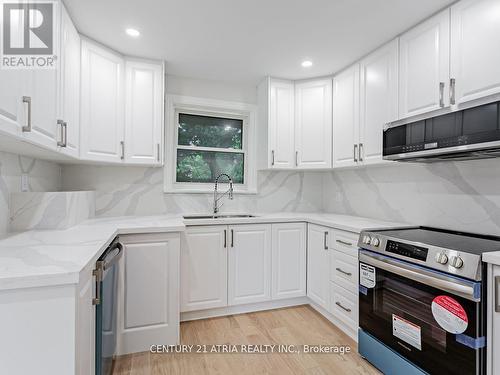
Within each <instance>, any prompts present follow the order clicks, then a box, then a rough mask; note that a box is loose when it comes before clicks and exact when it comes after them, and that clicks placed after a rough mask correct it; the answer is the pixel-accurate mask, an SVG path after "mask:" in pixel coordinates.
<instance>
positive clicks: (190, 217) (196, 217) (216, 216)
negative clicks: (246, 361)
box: [183, 214, 256, 220]
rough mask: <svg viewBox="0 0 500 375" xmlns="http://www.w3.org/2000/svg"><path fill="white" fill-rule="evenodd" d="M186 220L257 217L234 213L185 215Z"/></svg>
mask: <svg viewBox="0 0 500 375" xmlns="http://www.w3.org/2000/svg"><path fill="white" fill-rule="evenodd" d="M183 217H184V219H185V220H204V219H244V218H249V217H256V216H255V215H248V214H233V215H218V214H214V215H187V216H183Z"/></svg>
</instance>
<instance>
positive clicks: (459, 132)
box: [383, 102, 500, 162]
mask: <svg viewBox="0 0 500 375" xmlns="http://www.w3.org/2000/svg"><path fill="white" fill-rule="evenodd" d="M383 137H384V139H383V158H384V159H386V160H396V161H416V162H434V161H445V160H468V159H484V158H493V157H500V102H494V103H489V104H484V105H481V106H477V107H473V108H468V109H464V110H461V111H456V112H452V113H447V114H444V115H440V116H436V117H432V118H428V119H425V120H420V121H415V122H410V123H407V124H404V125H398V126H391V125H390V124H389V125H388V126H386V128H385V129H384V135H383Z"/></svg>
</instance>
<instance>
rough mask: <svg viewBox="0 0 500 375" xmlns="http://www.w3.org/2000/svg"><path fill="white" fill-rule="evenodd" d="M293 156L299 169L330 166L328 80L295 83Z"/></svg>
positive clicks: (329, 96)
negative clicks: (294, 154)
mask: <svg viewBox="0 0 500 375" xmlns="http://www.w3.org/2000/svg"><path fill="white" fill-rule="evenodd" d="M295 152H296V156H295V158H296V160H295V163H296V166H297V167H298V168H300V169H318V168H319V169H321V168H330V167H331V166H332V80H331V79H323V80H312V81H304V82H303V81H301V82H296V83H295Z"/></svg>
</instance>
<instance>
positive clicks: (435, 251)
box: [358, 229, 482, 280]
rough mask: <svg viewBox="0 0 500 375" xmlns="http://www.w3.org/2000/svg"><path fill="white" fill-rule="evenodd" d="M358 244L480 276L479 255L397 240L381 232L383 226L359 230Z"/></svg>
mask: <svg viewBox="0 0 500 375" xmlns="http://www.w3.org/2000/svg"><path fill="white" fill-rule="evenodd" d="M358 247H359V248H361V249H365V250H369V251H374V252H377V253H380V254H385V255H387V256H391V257H394V258H399V259H401V260H405V261H407V262H412V263H416V264H420V265H422V266H426V267H429V268H432V269H435V270H438V271H443V272H446V273H450V274H454V275H456V276H462V277H466V278H468V279H472V280H480V279H481V277H482V272H481V255H478V254H472V253H468V252H464V251H458V250H451V249H447V248H443V247H437V246H433V245H427V244H425V243H422V242H413V243H412V242H411V241H408V240H406V241H405V240H399V239H398V238H395V237H389V236H387V235H384V230H383V229H381V230H379V231H362V232H361V233H360V236H359V240H358Z"/></svg>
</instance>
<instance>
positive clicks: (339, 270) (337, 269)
mask: <svg viewBox="0 0 500 375" xmlns="http://www.w3.org/2000/svg"><path fill="white" fill-rule="evenodd" d="M335 270H336V271H338V272H340V273H343V274H344V275H346V276H352V273H350V272H346V271H344V270H343V269H342V268H338V267H337V268H335Z"/></svg>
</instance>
